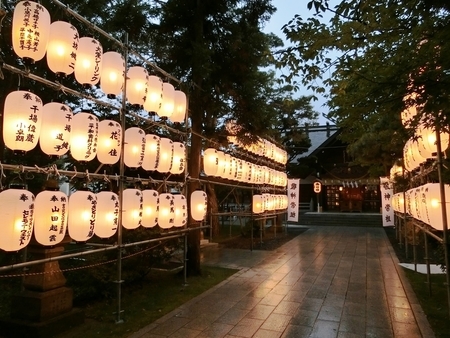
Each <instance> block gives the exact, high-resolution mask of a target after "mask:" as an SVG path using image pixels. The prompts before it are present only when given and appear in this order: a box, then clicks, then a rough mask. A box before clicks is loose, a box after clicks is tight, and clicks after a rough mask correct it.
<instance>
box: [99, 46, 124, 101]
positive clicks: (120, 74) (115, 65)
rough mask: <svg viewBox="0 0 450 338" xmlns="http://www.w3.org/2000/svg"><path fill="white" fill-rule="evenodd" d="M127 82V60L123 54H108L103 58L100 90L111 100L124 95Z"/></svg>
mask: <svg viewBox="0 0 450 338" xmlns="http://www.w3.org/2000/svg"><path fill="white" fill-rule="evenodd" d="M124 81H125V60H124V58H123V56H122V54H120V53H117V52H106V53H104V54H103V56H102V70H101V73H100V88H101V89H102V91H103V93H105V94H106V95H107V96H108V97H109V98H114V97H115V96H116V95H119V94H121V93H122V90H123V83H124Z"/></svg>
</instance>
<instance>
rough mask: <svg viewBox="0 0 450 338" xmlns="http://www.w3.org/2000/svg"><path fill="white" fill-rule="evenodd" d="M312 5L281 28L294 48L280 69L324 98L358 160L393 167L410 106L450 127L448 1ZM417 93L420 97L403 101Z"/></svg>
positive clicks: (376, 0)
mask: <svg viewBox="0 0 450 338" xmlns="http://www.w3.org/2000/svg"><path fill="white" fill-rule="evenodd" d="M307 7H308V8H309V9H311V10H314V12H315V13H312V14H311V15H310V17H307V16H304V15H296V16H295V17H294V18H293V19H292V20H291V21H290V22H288V23H287V24H286V25H285V26H284V27H283V31H284V34H285V35H286V38H287V39H288V41H289V43H290V46H289V47H287V48H285V50H284V51H283V53H282V54H281V57H280V60H279V61H280V67H289V68H290V70H291V72H290V73H289V74H288V75H286V76H285V80H286V81H290V82H291V83H293V85H295V86H298V85H299V83H296V82H295V79H298V78H300V79H301V80H300V81H301V84H303V85H305V86H307V87H308V88H309V89H312V90H314V91H316V92H324V91H325V92H326V93H327V94H326V97H327V99H328V106H329V107H330V115H329V116H330V117H331V118H334V119H336V121H337V124H338V125H339V126H341V127H342V128H343V131H342V134H341V137H342V140H344V141H346V142H348V143H349V144H350V147H349V152H350V153H351V155H352V156H353V157H354V158H355V161H356V162H357V163H360V164H363V165H369V166H374V167H377V166H378V167H379V169H376V170H382V169H383V167H384V168H387V167H390V166H391V165H392V163H393V161H394V160H395V158H397V157H399V156H398V155H399V154H400V152H401V150H402V148H403V145H404V142H405V141H406V140H407V138H408V135H407V133H406V132H405V131H404V130H403V127H402V126H401V124H400V113H401V112H402V111H403V110H404V109H406V108H408V107H409V106H411V105H422V106H423V109H422V110H421V112H420V114H419V116H418V117H417V120H419V119H422V120H423V122H424V123H426V124H430V125H432V124H436V123H439V124H440V125H441V127H442V128H443V129H444V130H448V128H449V122H448V121H449V120H448V116H449V114H450V112H449V105H450V99H449V97H450V96H449V95H448V83H449V81H450V73H449V72H448V69H449V68H450V61H449V59H448V57H447V55H448V49H449V48H450V43H449V42H448V41H450V40H449V36H450V16H449V6H448V4H446V3H444V2H442V1H440V2H431V1H425V0H422V1H410V0H402V1H398V2H392V1H389V0H370V1H364V2H362V3H361V2H360V1H356V0H352V1H341V2H339V3H338V4H337V5H336V6H335V7H334V8H330V7H329V6H328V1H325V0H313V1H310V2H309V3H308V5H307ZM325 14H326V15H328V16H329V17H330V19H329V21H328V22H326V20H325V19H324V16H325ZM330 72H331V76H329V73H330ZM326 89H329V90H328V91H326ZM412 93H416V94H417V96H416V97H414V98H411V99H409V100H404V98H405V97H407V95H410V94H412Z"/></svg>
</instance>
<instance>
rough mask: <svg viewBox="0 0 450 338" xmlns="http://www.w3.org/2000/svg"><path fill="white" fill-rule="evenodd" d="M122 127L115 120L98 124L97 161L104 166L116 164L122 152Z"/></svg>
mask: <svg viewBox="0 0 450 338" xmlns="http://www.w3.org/2000/svg"><path fill="white" fill-rule="evenodd" d="M121 146H122V126H121V125H120V123H119V122H116V121H113V120H102V121H100V122H99V124H98V139H97V159H98V160H99V161H100V163H102V164H115V163H117V162H118V161H119V159H120V155H121V152H122V147H121Z"/></svg>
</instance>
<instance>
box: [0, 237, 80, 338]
mask: <svg viewBox="0 0 450 338" xmlns="http://www.w3.org/2000/svg"><path fill="white" fill-rule="evenodd" d="M27 250H28V253H29V254H31V255H32V256H33V259H36V260H39V259H47V258H51V257H57V256H59V255H61V253H62V252H63V251H64V247H63V246H62V243H61V245H59V246H55V247H52V248H48V247H44V246H42V245H39V244H37V243H30V245H29V246H28V247H27ZM27 274H28V276H25V277H24V280H23V287H24V290H23V291H22V292H20V293H19V294H17V295H15V296H13V297H12V302H11V318H10V319H7V320H1V321H0V325H1V326H4V327H5V328H6V334H5V336H7V337H17V336H18V335H19V334H20V335H23V336H33V337H49V336H52V335H55V334H57V333H59V332H63V331H65V330H68V329H69V328H71V327H74V326H76V325H79V324H81V323H83V321H84V314H83V312H82V311H80V310H78V309H73V291H72V289H71V288H68V287H66V286H65V284H66V278H65V277H64V275H63V273H62V272H61V270H60V267H59V262H58V261H57V260H55V261H51V262H47V263H43V264H37V265H32V266H31V268H30V270H29V271H28V272H27Z"/></svg>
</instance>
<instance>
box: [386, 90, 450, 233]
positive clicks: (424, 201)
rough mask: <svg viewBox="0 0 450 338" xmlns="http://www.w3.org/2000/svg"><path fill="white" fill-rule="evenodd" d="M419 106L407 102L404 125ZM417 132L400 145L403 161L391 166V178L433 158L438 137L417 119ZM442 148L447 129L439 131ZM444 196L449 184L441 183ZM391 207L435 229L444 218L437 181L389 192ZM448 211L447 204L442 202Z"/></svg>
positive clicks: (446, 142)
mask: <svg viewBox="0 0 450 338" xmlns="http://www.w3.org/2000/svg"><path fill="white" fill-rule="evenodd" d="M416 96H417V95H416V94H415V93H413V94H411V95H408V96H406V97H405V101H408V100H413V101H415V99H416ZM421 108H422V107H421V106H417V105H410V106H409V107H408V108H407V109H405V110H404V111H403V112H402V113H401V120H402V124H403V126H404V127H406V128H410V127H412V126H413V121H414V120H415V118H416V115H417V113H418V112H419V111H420V110H421ZM415 134H416V136H415V137H413V138H410V139H409V140H408V141H407V142H406V143H405V146H404V148H403V163H404V168H403V167H402V166H399V165H397V164H394V165H393V166H392V168H391V169H390V179H391V180H395V179H396V177H398V176H403V174H404V172H403V171H404V169H406V170H408V171H409V172H413V171H414V170H416V169H418V168H419V167H420V166H421V165H422V164H424V163H426V162H427V161H429V160H433V159H435V158H436V156H437V148H438V147H437V140H436V132H435V131H434V130H433V129H432V128H430V127H427V126H425V124H424V123H423V122H422V123H419V125H418V127H417V128H416V129H415ZM440 138H441V144H440V146H441V149H442V151H445V150H446V149H447V148H448V146H449V142H450V135H449V134H448V133H444V132H441V133H440ZM444 190H445V196H446V197H447V196H450V186H449V185H448V184H445V185H444ZM403 196H405V197H403ZM392 207H393V209H394V211H396V212H399V213H404V212H405V211H406V214H407V215H409V216H411V217H413V218H415V219H417V220H420V221H422V222H424V223H426V224H428V225H430V226H431V227H433V228H435V229H437V230H443V219H442V215H441V213H440V211H441V208H442V203H441V196H440V184H439V183H427V184H425V185H422V186H419V187H416V188H413V189H409V190H407V191H406V192H404V193H403V192H400V193H396V194H394V195H393V196H392ZM445 207H446V208H447V212H449V211H450V207H449V206H448V205H446V206H445Z"/></svg>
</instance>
